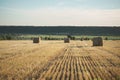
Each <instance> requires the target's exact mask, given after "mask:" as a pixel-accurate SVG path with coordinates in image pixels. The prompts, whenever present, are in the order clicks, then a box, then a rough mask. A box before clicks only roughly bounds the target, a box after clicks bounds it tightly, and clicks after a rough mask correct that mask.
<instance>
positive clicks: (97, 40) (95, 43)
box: [92, 37, 103, 46]
mask: <svg viewBox="0 0 120 80" xmlns="http://www.w3.org/2000/svg"><path fill="white" fill-rule="evenodd" d="M92 41H93V46H103V40H102V38H101V37H95V38H93V40H92Z"/></svg>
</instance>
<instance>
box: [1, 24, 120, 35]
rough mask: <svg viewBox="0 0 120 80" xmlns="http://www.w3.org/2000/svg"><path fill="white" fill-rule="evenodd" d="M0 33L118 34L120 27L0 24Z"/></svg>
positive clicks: (119, 33)
mask: <svg viewBox="0 0 120 80" xmlns="http://www.w3.org/2000/svg"><path fill="white" fill-rule="evenodd" d="M0 34H23V35H24V34H32V35H33V34H34V35H36V34H43V35H68V34H69V35H88V36H89V35H90V36H120V27H92V26H91V27H84V26H83V27H82V26H80V27H79V26H77V27H76V26H75V27H74V26H70V27H69V26H65V27H64V26H40V27H34V26H0Z"/></svg>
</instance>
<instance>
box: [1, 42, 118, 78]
mask: <svg viewBox="0 0 120 80" xmlns="http://www.w3.org/2000/svg"><path fill="white" fill-rule="evenodd" d="M10 79H17V80H24V79H33V80H34V79H35V80H36V79H40V80H51V79H52V80H111V79H112V80H119V79H120V41H104V46H103V47H92V41H71V43H70V44H64V43H63V41H42V42H41V43H40V44H33V43H32V41H0V80H10Z"/></svg>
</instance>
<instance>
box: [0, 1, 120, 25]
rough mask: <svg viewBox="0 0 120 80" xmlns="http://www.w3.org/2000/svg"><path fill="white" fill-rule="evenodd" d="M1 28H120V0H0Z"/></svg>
mask: <svg viewBox="0 0 120 80" xmlns="http://www.w3.org/2000/svg"><path fill="white" fill-rule="evenodd" d="M0 25H34V26H49V25H50V26H52V25H53V26H64V25H65V26H66V25H70V26H74V25H75V26H120V0H0Z"/></svg>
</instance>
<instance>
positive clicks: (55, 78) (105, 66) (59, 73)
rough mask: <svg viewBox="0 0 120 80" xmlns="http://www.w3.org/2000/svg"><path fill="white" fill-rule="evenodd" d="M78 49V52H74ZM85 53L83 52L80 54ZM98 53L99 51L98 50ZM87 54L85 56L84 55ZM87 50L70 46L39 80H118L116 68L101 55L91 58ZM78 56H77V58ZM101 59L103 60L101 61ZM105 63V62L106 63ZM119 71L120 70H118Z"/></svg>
mask: <svg viewBox="0 0 120 80" xmlns="http://www.w3.org/2000/svg"><path fill="white" fill-rule="evenodd" d="M74 49H76V50H77V51H76V50H74ZM80 51H83V52H80ZM96 51H98V50H96ZM84 53H85V54H84ZM89 54H91V52H89V51H88V50H87V49H86V48H82V47H81V48H80V47H79V48H78V47H77V46H74V47H71V46H69V47H68V48H67V50H66V51H65V52H63V54H61V56H60V57H57V58H58V59H57V60H55V61H53V62H52V64H51V65H50V66H47V69H46V70H45V71H43V72H42V73H41V74H40V75H39V78H38V77H37V78H36V79H39V80H94V79H97V80H117V76H119V75H118V74H119V73H117V72H116V71H115V70H112V68H114V67H116V66H115V65H113V64H112V63H110V62H109V61H108V60H107V59H105V58H104V57H103V55H101V54H100V53H98V54H97V56H96V57H95V58H93V57H94V56H90V55H89ZM76 55H77V56H76ZM101 59H103V60H102V61H101ZM104 61H105V62H104ZM118 70H119V69H118Z"/></svg>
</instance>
